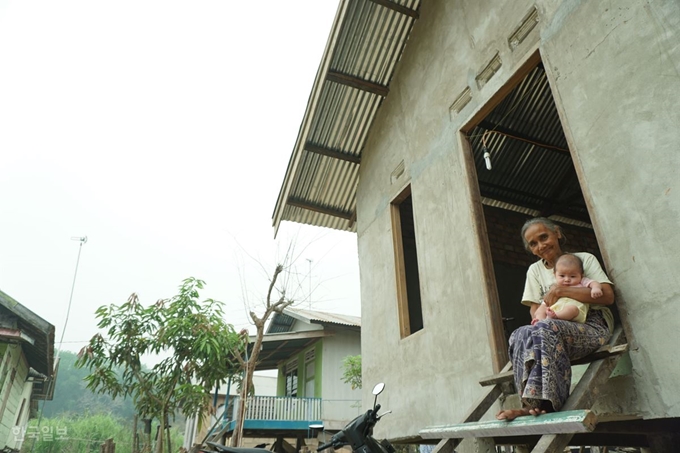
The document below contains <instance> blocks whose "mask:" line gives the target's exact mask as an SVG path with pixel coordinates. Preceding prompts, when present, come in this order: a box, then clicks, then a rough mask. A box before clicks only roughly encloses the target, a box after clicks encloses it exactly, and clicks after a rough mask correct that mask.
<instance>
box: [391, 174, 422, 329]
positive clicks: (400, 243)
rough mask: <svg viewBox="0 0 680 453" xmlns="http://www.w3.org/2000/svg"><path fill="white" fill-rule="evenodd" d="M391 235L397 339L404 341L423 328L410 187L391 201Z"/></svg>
mask: <svg viewBox="0 0 680 453" xmlns="http://www.w3.org/2000/svg"><path fill="white" fill-rule="evenodd" d="M392 231H393V234H394V238H393V239H394V255H395V269H396V273H397V303H398V307H399V323H400V326H399V327H400V332H401V337H402V338H405V337H407V336H409V335H411V334H413V333H415V332H417V331H419V330H421V329H422V328H423V327H424V326H423V310H422V301H421V297H420V275H419V274H418V250H417V247H416V234H415V223H414V220H413V198H412V197H411V186H408V187H407V188H406V189H405V190H404V191H403V192H402V193H401V194H399V196H397V197H396V198H395V199H394V201H392Z"/></svg>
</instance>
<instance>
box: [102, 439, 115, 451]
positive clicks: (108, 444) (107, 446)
mask: <svg viewBox="0 0 680 453" xmlns="http://www.w3.org/2000/svg"><path fill="white" fill-rule="evenodd" d="M99 451H100V453H116V444H114V443H113V438H108V439H106V440H105V441H104V443H103V444H101V446H100V448H99Z"/></svg>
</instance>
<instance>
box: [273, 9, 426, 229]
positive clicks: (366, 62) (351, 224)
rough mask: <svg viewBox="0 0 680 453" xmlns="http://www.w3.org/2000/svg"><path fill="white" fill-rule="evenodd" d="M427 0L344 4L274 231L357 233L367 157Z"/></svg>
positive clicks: (304, 121)
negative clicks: (309, 228) (310, 228)
mask: <svg viewBox="0 0 680 453" xmlns="http://www.w3.org/2000/svg"><path fill="white" fill-rule="evenodd" d="M420 1H421V0H394V1H392V0H341V1H340V5H339V7H338V12H337V14H336V17H335V20H334V22H333V26H332V28H331V33H330V36H329V39H328V42H327V44H326V49H325V51H324V54H323V57H322V59H321V64H320V65H319V70H318V71H317V75H316V79H315V81H314V85H313V87H312V92H311V94H310V96H309V100H308V103H307V109H306V111H305V114H304V116H303V119H302V124H301V126H300V130H299V133H298V137H297V140H296V142H295V147H294V148H293V152H292V155H291V158H290V161H289V163H288V168H287V170H286V176H285V178H284V181H283V184H282V186H281V190H280V192H279V196H278V199H277V202H276V207H275V209H274V214H273V225H274V228H275V232H278V229H279V226H280V224H281V221H283V220H288V221H292V222H297V223H305V224H309V225H316V226H323V227H328V228H334V229H338V230H346V231H356V190H357V185H358V183H359V166H360V165H361V152H362V149H363V147H364V144H365V142H366V138H367V136H368V131H369V130H370V128H371V125H372V123H373V121H374V119H375V116H376V113H377V111H378V108H379V107H380V105H381V104H382V101H383V99H384V98H385V97H386V96H387V95H388V93H389V83H390V81H391V79H392V76H393V74H394V70H395V67H396V64H397V62H398V61H399V59H400V57H401V55H402V53H403V50H404V47H405V45H406V41H407V40H408V37H409V34H410V32H411V29H412V28H413V24H414V23H415V21H416V20H417V19H418V17H419V13H418V9H419V7H420Z"/></svg>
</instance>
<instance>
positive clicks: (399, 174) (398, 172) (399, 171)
mask: <svg viewBox="0 0 680 453" xmlns="http://www.w3.org/2000/svg"><path fill="white" fill-rule="evenodd" d="M405 170H406V166H405V165H404V161H403V160H402V161H401V162H399V165H397V168H395V169H394V171H393V172H392V174H391V175H390V183H391V184H394V183H395V182H397V180H398V179H399V178H401V177H402V176H403V174H404V171H405Z"/></svg>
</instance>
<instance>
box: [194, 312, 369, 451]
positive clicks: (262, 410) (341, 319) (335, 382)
mask: <svg viewBox="0 0 680 453" xmlns="http://www.w3.org/2000/svg"><path fill="white" fill-rule="evenodd" d="M251 344H252V343H251ZM358 354H361V320H360V318H358V317H355V316H348V315H340V314H335V313H326V312H319V311H312V310H302V309H297V308H290V307H289V308H285V309H284V310H283V313H275V314H274V316H273V317H272V319H271V321H270V322H269V324H268V326H267V330H266V332H265V335H264V337H263V343H262V351H261V352H260V356H259V359H258V364H257V367H256V371H264V370H277V374H278V376H277V378H276V379H277V384H276V392H275V396H266V395H263V394H261V393H260V392H259V389H258V386H257V383H256V385H255V396H253V397H250V398H249V400H248V402H247V408H246V416H245V422H244V438H257V439H258V442H259V441H261V440H262V439H271V441H270V442H271V443H274V442H279V443H283V442H284V440H286V441H287V440H291V439H292V440H293V441H294V442H295V443H296V444H297V445H296V449H297V450H299V449H300V447H301V446H302V444H303V442H304V439H307V438H310V437H316V435H317V434H318V430H316V429H312V428H310V426H317V425H323V426H324V428H325V430H326V431H336V430H339V429H340V428H342V427H344V426H345V425H346V424H347V422H349V421H350V420H351V419H353V418H354V417H356V416H357V415H358V414H359V411H360V410H361V408H360V400H361V390H358V389H357V390H353V389H352V388H351V387H350V385H349V384H345V383H344V382H343V380H342V376H343V372H344V370H343V366H342V362H343V359H344V358H345V357H347V356H349V355H358ZM238 400H239V398H238V397H236V398H233V399H232V401H231V402H230V403H229V404H228V407H227V419H226V420H225V422H224V424H223V425H222V428H223V433H224V435H225V436H227V437H228V436H230V435H231V433H232V432H233V429H234V425H235V422H236V420H235V419H234V416H233V414H234V412H235V411H234V408H236V407H237V406H238ZM196 439H197V440H200V439H198V437H197V438H196ZM250 443H253V442H250ZM275 449H276V450H277V451H281V450H283V449H284V448H283V447H281V448H275Z"/></svg>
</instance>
